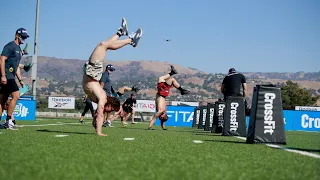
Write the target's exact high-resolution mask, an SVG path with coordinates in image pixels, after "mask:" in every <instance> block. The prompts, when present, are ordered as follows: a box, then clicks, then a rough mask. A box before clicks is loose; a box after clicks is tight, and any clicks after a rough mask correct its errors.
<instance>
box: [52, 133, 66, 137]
mask: <svg viewBox="0 0 320 180" xmlns="http://www.w3.org/2000/svg"><path fill="white" fill-rule="evenodd" d="M67 136H69V135H66V134H57V135H55V137H67Z"/></svg>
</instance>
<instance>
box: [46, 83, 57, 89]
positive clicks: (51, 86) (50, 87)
mask: <svg viewBox="0 0 320 180" xmlns="http://www.w3.org/2000/svg"><path fill="white" fill-rule="evenodd" d="M48 88H49V91H55V89H56V87H55V85H54V84H51V83H50V84H49V86H48Z"/></svg>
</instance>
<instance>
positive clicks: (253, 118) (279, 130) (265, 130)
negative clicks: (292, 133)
mask: <svg viewBox="0 0 320 180" xmlns="http://www.w3.org/2000/svg"><path fill="white" fill-rule="evenodd" d="M247 143H250V144H253V143H270V144H286V138H285V130H284V121H283V111H282V98H281V89H280V88H277V87H275V86H273V85H257V86H256V87H255V88H254V92H253V98H252V106H251V114H250V123H249V128H248V135H247Z"/></svg>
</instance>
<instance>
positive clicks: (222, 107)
mask: <svg viewBox="0 0 320 180" xmlns="http://www.w3.org/2000/svg"><path fill="white" fill-rule="evenodd" d="M224 107H225V105H224V104H219V111H218V126H219V127H223V122H224V119H223V110H224Z"/></svg>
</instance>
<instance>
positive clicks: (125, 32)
mask: <svg viewBox="0 0 320 180" xmlns="http://www.w3.org/2000/svg"><path fill="white" fill-rule="evenodd" d="M128 34H129V33H128V24H127V20H126V18H122V23H121V26H120V27H119V28H118V31H117V35H118V36H128Z"/></svg>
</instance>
